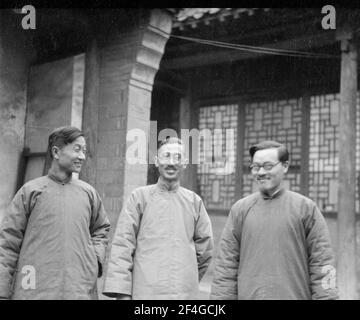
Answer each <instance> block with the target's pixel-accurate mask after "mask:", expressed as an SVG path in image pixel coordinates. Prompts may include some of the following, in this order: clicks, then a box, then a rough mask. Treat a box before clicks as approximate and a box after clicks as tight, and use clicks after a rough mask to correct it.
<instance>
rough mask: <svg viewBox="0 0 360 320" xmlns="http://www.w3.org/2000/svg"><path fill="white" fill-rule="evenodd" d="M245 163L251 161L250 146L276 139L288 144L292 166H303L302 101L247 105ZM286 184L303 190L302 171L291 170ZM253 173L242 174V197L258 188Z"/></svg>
mask: <svg viewBox="0 0 360 320" xmlns="http://www.w3.org/2000/svg"><path fill="white" fill-rule="evenodd" d="M245 108H246V110H245V139H244V151H245V152H244V158H243V163H244V165H248V164H249V163H250V160H251V159H250V155H249V152H248V150H249V148H250V146H251V145H253V144H256V143H258V142H260V141H262V140H276V141H278V142H280V143H283V144H285V145H286V146H287V148H288V149H289V152H290V163H291V165H292V166H297V167H298V168H299V167H300V160H301V119H302V117H301V101H300V99H289V100H279V101H268V102H255V103H250V104H247V105H246V106H245ZM285 184H286V185H287V186H288V187H289V188H290V189H291V190H293V191H296V192H299V191H300V174H299V173H295V172H289V173H288V174H287V175H286V182H285ZM256 190H257V187H256V184H255V183H253V180H252V178H251V175H250V172H249V171H248V170H247V171H245V172H244V176H243V196H246V195H249V194H251V193H252V192H254V191H256Z"/></svg>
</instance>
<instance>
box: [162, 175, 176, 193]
mask: <svg viewBox="0 0 360 320" xmlns="http://www.w3.org/2000/svg"><path fill="white" fill-rule="evenodd" d="M156 185H157V187H158V188H159V189H160V190H161V191H169V192H176V191H177V190H178V189H179V187H180V182H179V181H175V182H173V183H169V182H168V181H166V180H164V179H162V178H161V177H160V178H159V179H158V182H157V184H156Z"/></svg>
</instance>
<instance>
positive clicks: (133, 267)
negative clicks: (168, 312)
mask: <svg viewBox="0 0 360 320" xmlns="http://www.w3.org/2000/svg"><path fill="white" fill-rule="evenodd" d="M185 164H186V159H184V149H183V145H182V142H181V140H179V139H177V138H169V139H166V140H164V141H162V142H161V144H160V146H159V149H158V156H157V157H156V159H155V165H156V166H157V168H158V169H159V173H160V177H159V180H158V182H157V184H154V185H149V186H145V187H140V188H137V189H135V190H134V191H133V192H132V193H131V195H130V197H129V199H128V200H127V203H126V204H125V205H124V207H123V210H122V212H121V214H120V216H119V220H118V223H117V227H116V231H115V235H114V239H113V242H112V247H111V251H110V258H109V264H108V270H107V274H106V277H105V283H104V289H103V294H105V295H107V296H109V297H116V298H118V299H134V300H138V299H151V300H152V299H161V300H164V299H166V300H172V299H177V300H178V299H196V297H197V295H198V290H199V281H200V279H201V278H202V276H203V275H204V273H205V272H206V270H207V268H208V266H209V264H210V261H211V257H212V250H213V237H212V228H211V223H210V219H209V217H208V214H207V212H206V210H205V207H204V204H203V202H202V200H201V199H200V197H199V196H198V195H197V194H195V193H194V192H192V191H190V190H187V189H185V188H183V187H181V186H180V184H179V179H180V174H181V172H182V170H183V169H184V168H185V166H186V165H185Z"/></svg>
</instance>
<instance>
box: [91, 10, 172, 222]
mask: <svg viewBox="0 0 360 320" xmlns="http://www.w3.org/2000/svg"><path fill="white" fill-rule="evenodd" d="M138 12H139V11H136V12H135V13H136V14H134V15H132V14H131V12H128V15H129V16H132V17H138V21H137V22H136V23H135V24H130V23H129V24H122V25H121V27H118V28H114V29H113V30H112V31H111V32H110V33H109V34H106V35H104V37H105V39H103V41H102V42H101V44H100V48H99V54H100V61H99V79H100V80H99V105H98V108H99V109H98V122H97V123H96V124H95V123H92V124H89V125H91V126H95V125H96V126H97V129H98V135H97V146H96V148H97V151H96V161H95V163H96V180H95V181H96V183H95V184H96V188H97V190H98V191H99V193H100V195H101V196H102V198H103V200H104V205H105V208H106V210H107V212H108V215H109V219H110V222H111V223H112V225H113V226H114V225H115V223H116V220H117V217H118V215H119V214H120V211H121V208H122V205H123V201H124V200H125V199H126V198H127V197H128V195H129V194H130V192H131V191H132V190H133V189H135V188H136V187H139V186H143V185H146V180H147V165H146V164H129V163H128V162H127V161H126V157H125V156H126V151H127V149H128V147H129V146H130V145H131V144H132V143H133V142H130V141H127V140H126V134H127V132H129V130H131V129H141V130H143V131H144V132H145V133H146V134H148V132H149V120H150V107H151V92H152V85H153V81H154V77H155V74H156V72H157V70H158V68H159V64H160V60H161V57H162V54H163V52H164V47H165V44H166V42H167V39H168V35H167V33H169V32H170V31H171V19H170V16H169V15H168V14H167V13H165V12H163V11H161V10H157V9H154V10H151V11H150V10H149V12H148V14H147V15H146V14H145V15H143V16H141V15H139V14H138Z"/></svg>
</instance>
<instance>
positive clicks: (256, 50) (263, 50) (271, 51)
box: [170, 34, 340, 59]
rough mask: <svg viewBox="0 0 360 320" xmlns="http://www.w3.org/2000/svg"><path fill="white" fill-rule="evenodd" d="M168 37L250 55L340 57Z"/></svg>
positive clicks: (171, 35) (173, 36)
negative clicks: (249, 53)
mask: <svg viewBox="0 0 360 320" xmlns="http://www.w3.org/2000/svg"><path fill="white" fill-rule="evenodd" d="M170 37H172V38H177V39H182V40H187V41H192V42H196V43H200V44H206V45H212V46H216V47H221V48H228V49H235V50H241V51H248V52H252V53H262V54H272V55H281V56H289V57H301V58H320V59H339V58H340V55H332V54H326V53H315V52H305V51H296V50H287V49H276V48H266V47H261V46H249V45H242V44H234V43H226V42H220V41H214V40H206V39H199V38H192V37H184V36H176V35H173V34H170Z"/></svg>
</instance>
